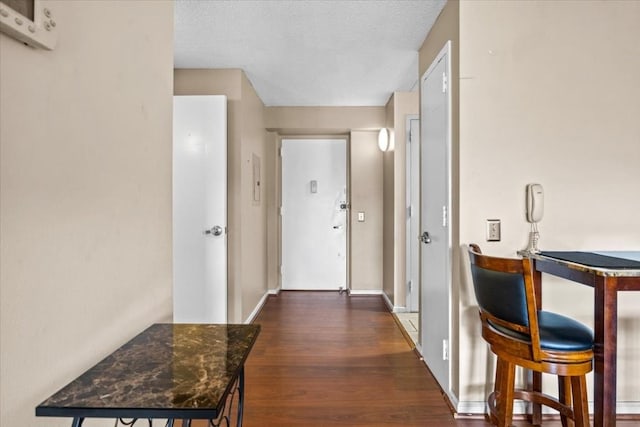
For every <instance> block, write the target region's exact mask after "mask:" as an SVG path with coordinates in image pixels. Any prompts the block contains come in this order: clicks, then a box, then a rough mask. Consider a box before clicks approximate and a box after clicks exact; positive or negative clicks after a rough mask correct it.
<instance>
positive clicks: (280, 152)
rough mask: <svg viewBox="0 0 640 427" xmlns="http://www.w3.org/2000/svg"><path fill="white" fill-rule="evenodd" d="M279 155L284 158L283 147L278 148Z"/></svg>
mask: <svg viewBox="0 0 640 427" xmlns="http://www.w3.org/2000/svg"><path fill="white" fill-rule="evenodd" d="M278 155H279V156H280V157H282V147H280V148H278Z"/></svg>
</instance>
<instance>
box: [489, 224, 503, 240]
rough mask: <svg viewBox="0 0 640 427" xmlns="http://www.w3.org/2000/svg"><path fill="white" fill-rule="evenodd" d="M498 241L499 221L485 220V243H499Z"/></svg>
mask: <svg viewBox="0 0 640 427" xmlns="http://www.w3.org/2000/svg"><path fill="white" fill-rule="evenodd" d="M499 241H500V220H499V219H488V220H487V242H499Z"/></svg>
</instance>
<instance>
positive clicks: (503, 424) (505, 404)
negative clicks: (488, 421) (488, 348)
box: [496, 360, 516, 427]
mask: <svg viewBox="0 0 640 427" xmlns="http://www.w3.org/2000/svg"><path fill="white" fill-rule="evenodd" d="M500 365H501V366H499V367H498V369H500V383H499V385H498V389H499V390H500V393H499V395H498V402H497V403H496V405H497V406H498V427H509V426H510V425H511V420H512V418H513V391H514V387H515V381H516V366H515V365H514V364H513V363H511V362H507V361H505V360H502V361H501V364H500Z"/></svg>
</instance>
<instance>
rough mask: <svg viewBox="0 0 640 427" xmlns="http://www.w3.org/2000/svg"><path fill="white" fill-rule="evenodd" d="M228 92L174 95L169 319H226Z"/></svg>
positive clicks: (182, 321) (178, 321)
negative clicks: (171, 298) (171, 259)
mask: <svg viewBox="0 0 640 427" xmlns="http://www.w3.org/2000/svg"><path fill="white" fill-rule="evenodd" d="M226 227H227V97H226V96H174V97H173V320H174V322H177V323H226V321H227V233H226Z"/></svg>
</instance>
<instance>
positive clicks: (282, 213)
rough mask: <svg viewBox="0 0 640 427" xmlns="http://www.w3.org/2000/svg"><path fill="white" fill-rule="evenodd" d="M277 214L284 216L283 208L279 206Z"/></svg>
mask: <svg viewBox="0 0 640 427" xmlns="http://www.w3.org/2000/svg"><path fill="white" fill-rule="evenodd" d="M278 213H279V214H280V216H282V215H284V206H280V208H279V209H278Z"/></svg>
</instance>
